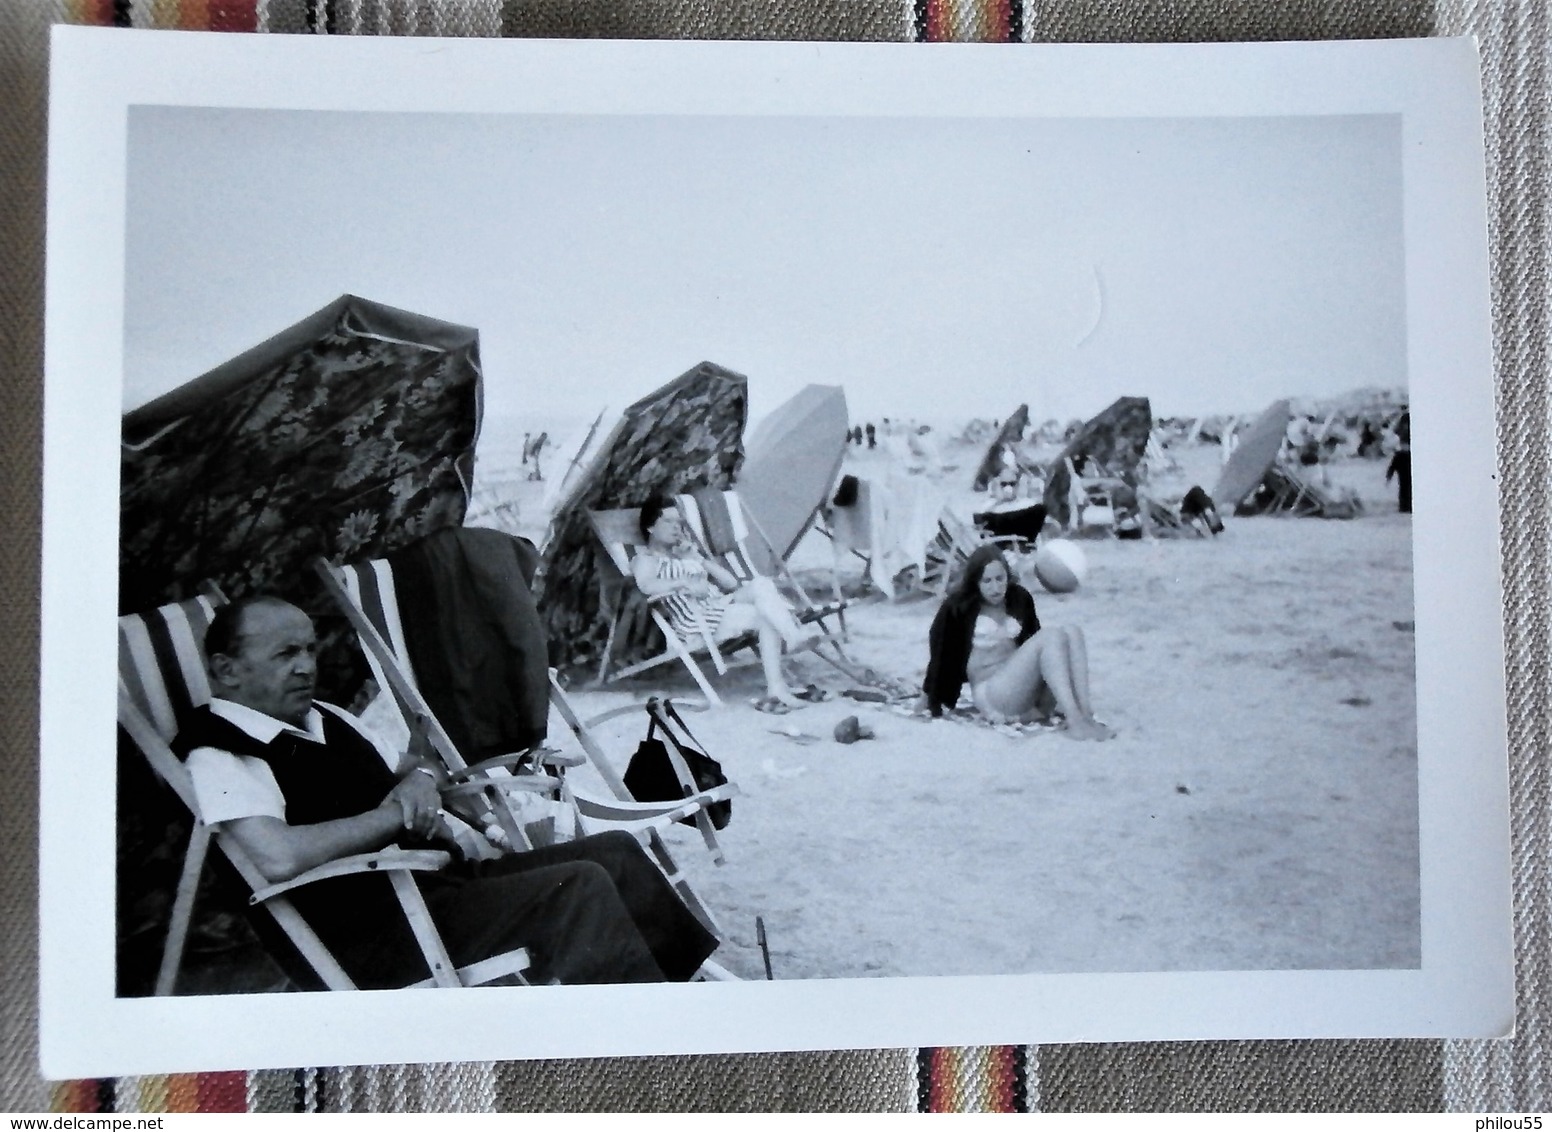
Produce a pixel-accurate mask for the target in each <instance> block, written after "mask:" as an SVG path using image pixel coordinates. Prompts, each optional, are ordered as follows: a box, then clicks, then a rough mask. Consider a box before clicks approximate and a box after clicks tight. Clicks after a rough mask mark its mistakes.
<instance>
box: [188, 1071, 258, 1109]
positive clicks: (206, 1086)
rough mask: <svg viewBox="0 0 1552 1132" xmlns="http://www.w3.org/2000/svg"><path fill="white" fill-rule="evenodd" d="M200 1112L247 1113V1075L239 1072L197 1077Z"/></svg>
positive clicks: (206, 1074) (207, 1074) (202, 1074)
mask: <svg viewBox="0 0 1552 1132" xmlns="http://www.w3.org/2000/svg"><path fill="white" fill-rule="evenodd" d="M199 1111H200V1112H247V1111H248V1074H247V1073H246V1072H243V1071H241V1070H238V1071H235V1072H232V1071H228V1072H223V1073H201V1074H200V1075H199Z"/></svg>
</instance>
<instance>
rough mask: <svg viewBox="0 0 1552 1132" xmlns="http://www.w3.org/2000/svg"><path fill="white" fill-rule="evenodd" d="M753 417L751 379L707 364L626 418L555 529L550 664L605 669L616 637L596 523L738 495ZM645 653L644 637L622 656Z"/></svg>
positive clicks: (548, 590)
mask: <svg viewBox="0 0 1552 1132" xmlns="http://www.w3.org/2000/svg"><path fill="white" fill-rule="evenodd" d="M748 414H749V396H748V382H747V381H746V379H745V378H744V377H743V375H741V374H737V373H734V372H732V371H731V370H727V369H723V368H722V367H721V366H719V365H714V364H713V363H711V362H702V363H701V364H700V365H698V366H696V367H695V368H694V369H691V370H689V371H687V372H685V373H683V374H680V375H679V376H678V377H676V378H675V379H674V380H673V381H670V382H669V383H668V384H667V385H665V386H663V387H662V388H661V389H659V390H657V391H656V392H655V393H652V394H651V395H649V396H647V397H643V398H642V399H641V400H640V401H637V402H636V403H635V404H634V405H631V406H630V407H629V408H628V409H626V410H625V412H624V413H622V414H621V415H620V419H619V421H618V423H616V425H615V426H614V429H613V430H612V431H611V432H610V434H609V436H608V437H607V438H606V439H605V440H604V442H603V443H602V444H600V445H599V446H598V449H597V452H596V454H595V455H594V456H592V457H591V458H590V459H589V460H588V464H587V467H586V469H585V470H583V471H582V472H581V473H580V474H579V475H578V476H577V478H576V482H575V485H574V486H573V487H570V488H568V490H567V493H566V496H565V498H564V499H563V500H562V501H561V502H560V503H559V504H558V505H557V509H556V512H555V514H554V515H553V516H552V517H551V520H550V535H549V538H548V540H547V541H546V543H545V547H544V559H543V564H542V566H541V567H540V581H539V586H540V596H539V610H540V616H541V617H542V618H543V620H544V623H545V630H546V633H547V635H548V637H549V645H550V663H551V664H554V665H557V666H560V667H567V666H574V665H581V664H589V663H593V662H596V660H597V658H598V655H599V651H600V650H601V649H602V647H603V643H604V641H605V639H606V638H607V636H608V629H609V626H608V622H607V620H606V618H605V614H604V613H603V611H602V609H601V606H600V602H599V590H598V585H599V564H600V559H604V558H606V557H607V556H606V555H605V553H604V549H603V547H601V546H599V545H598V540H597V538H596V537H595V535H594V533H593V528H592V525H591V524H590V523H589V522H588V519H587V513H588V512H589V511H612V510H615V509H618V508H623V507H640V506H641V505H642V504H643V503H645V502H646V501H647V500H648V499H649V498H651V497H652V496H654V495H675V494H678V493H679V492H685V491H691V490H693V489H695V488H700V487H711V488H717V489H719V490H723V489H726V488H729V487H731V486H732V485H733V479H734V477H735V476H736V475H737V474H738V469H739V465H740V464H741V463H742V462H743V458H744V447H743V436H744V424H745V422H746V421H747V419H748ZM647 625H650V622H647ZM645 645H646V640H645V637H644V636H642V635H627V637H626V638H625V639H624V641H623V642H622V643H619V644H617V645H616V648H617V650H619V656H620V658H621V659H624V658H626V657H627V656H630V655H635V653H637V652H639V651H640V650H641V649H642V648H643V647H645Z"/></svg>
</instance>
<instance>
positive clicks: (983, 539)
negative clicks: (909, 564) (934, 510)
mask: <svg viewBox="0 0 1552 1132" xmlns="http://www.w3.org/2000/svg"><path fill="white" fill-rule="evenodd" d="M1023 541H1024V540H1022V539H1020V538H1019V537H1017V536H1016V535H989V534H987V533H985V532H984V531H982V530H980V529H979V528H978V527H976V526H975V525H974V524H973V523H968V522H966V521H965V520H964V519H961V518H960V517H959V516H958V515H956V514H955V513H954V512H953V511H951V510H950V509H949V508H947V507H945V508H944V509H943V511H942V513H941V514H939V516H938V534H937V537H936V538H934V539H933V542H932V549H933V550H936V552H937V553H936V554H934V553H931V552H930V551H929V554H928V564H927V565H928V568H927V570H926V571H925V572H924V573H923V575H922V579H921V582H922V588H923V589H925V590H926V591H927V592H928V593H931V594H934V595H936V596H937V597H943V596H945V595H946V594H947V593H948V590H949V587H950V586H951V585H953V583H954V579H955V578H956V577H957V576H958V574H959V571H960V570H961V569H962V568H963V567H964V564H965V563H966V562H967V561H969V559H970V555H972V554H974V553H975V552H976V551H977V550H979V549H980V548H981V547H983V546H997V547H1001V548H1002V549H1004V550H1015V551H1016V550H1017V549H1018V545H1019V543H1021V542H1023Z"/></svg>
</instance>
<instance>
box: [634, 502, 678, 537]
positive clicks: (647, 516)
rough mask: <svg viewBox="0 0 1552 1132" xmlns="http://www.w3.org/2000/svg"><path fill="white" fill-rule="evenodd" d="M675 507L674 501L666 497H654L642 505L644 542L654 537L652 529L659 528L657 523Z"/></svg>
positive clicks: (642, 534)
mask: <svg viewBox="0 0 1552 1132" xmlns="http://www.w3.org/2000/svg"><path fill="white" fill-rule="evenodd" d="M673 506H674V501H673V500H672V499H670V498H668V496H666V495H654V496H653V497H652V498H651V499H649V500H647V501H646V502H645V503H643V504H642V505H641V541H642V542H646V541H647V540H648V539H649V538H651V537H652V534H651V532H652V528H653V527H655V526H657V521H658V520H659V519H661V518H662V517H663V512H664V511H670V510H672V509H673Z"/></svg>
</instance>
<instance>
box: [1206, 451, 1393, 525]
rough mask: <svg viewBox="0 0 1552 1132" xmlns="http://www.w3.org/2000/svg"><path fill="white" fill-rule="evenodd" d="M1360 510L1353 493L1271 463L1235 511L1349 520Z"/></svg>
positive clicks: (1299, 469) (1297, 470) (1361, 507)
mask: <svg viewBox="0 0 1552 1132" xmlns="http://www.w3.org/2000/svg"><path fill="white" fill-rule="evenodd" d="M1362 511H1363V503H1362V501H1361V500H1360V499H1359V497H1358V495H1357V494H1356V493H1355V492H1352V491H1350V490H1344V489H1339V488H1331V487H1324V486H1322V485H1320V484H1317V483H1316V482H1315V481H1314V480H1313V479H1312V478H1311V477H1310V475H1309V474H1308V473H1307V472H1305V471H1303V470H1302V469H1301V468H1299V467H1297V466H1296V465H1293V464H1273V465H1272V466H1271V467H1270V468H1268V469H1267V471H1266V475H1265V476H1264V477H1263V478H1262V480H1261V484H1260V486H1259V487H1257V488H1256V490H1255V491H1254V492H1253V493H1252V494H1251V496H1250V498H1249V499H1247V500H1245V502H1244V503H1241V504H1240V506H1239V508H1238V509H1237V511H1236V514H1241V515H1245V514H1254V515H1273V514H1284V513H1286V514H1289V515H1293V516H1295V517H1297V518H1316V519H1353V518H1356V517H1357V516H1358V515H1359V514H1360V513H1361V512H1362Z"/></svg>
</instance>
